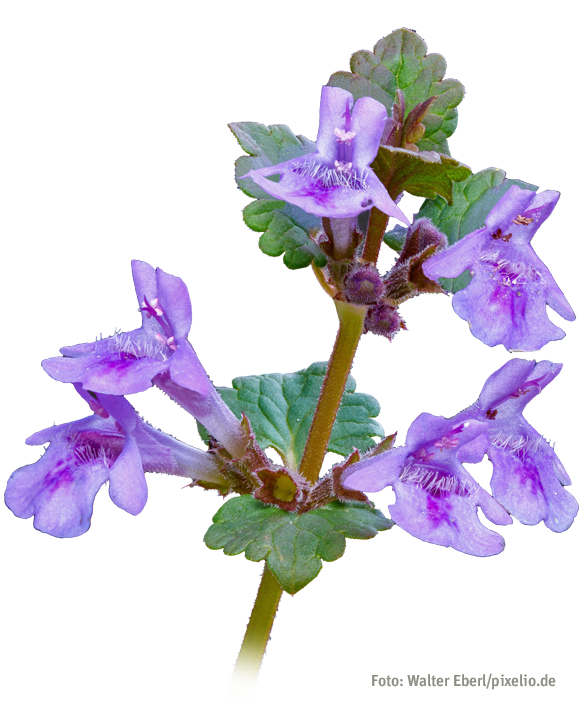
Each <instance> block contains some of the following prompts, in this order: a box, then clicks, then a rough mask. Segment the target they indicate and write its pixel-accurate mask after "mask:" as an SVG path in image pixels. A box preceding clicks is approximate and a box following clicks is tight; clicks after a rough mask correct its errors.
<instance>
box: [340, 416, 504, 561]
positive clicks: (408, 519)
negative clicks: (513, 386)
mask: <svg viewBox="0 0 582 720" xmlns="http://www.w3.org/2000/svg"><path fill="white" fill-rule="evenodd" d="M485 429H486V424H485V423H483V422H480V421H478V420H473V419H468V420H460V421H455V419H452V420H450V419H449V420H447V419H445V418H443V417H435V416H434V415H430V414H429V413H423V414H422V415H419V417H417V418H416V420H415V421H414V422H413V423H412V425H411V426H410V429H409V430H408V434H407V436H406V444H405V445H404V446H403V447H400V448H396V449H395V450H389V451H387V452H385V453H383V454H381V455H376V456H372V457H371V458H369V459H367V460H363V461H362V462H359V463H356V464H355V465H351V466H348V468H347V470H346V472H345V473H344V475H343V479H342V484H343V485H344V486H345V487H346V488H350V489H355V490H361V491H364V492H378V491H379V490H382V489H383V488H385V487H387V486H391V487H392V488H393V489H394V492H395V494H396V502H395V503H394V505H391V506H390V514H391V516H392V519H393V520H394V522H395V523H396V524H397V525H399V526H400V527H401V528H402V529H403V530H406V531H407V532H409V533H410V534H411V535H414V536H415V537H417V538H420V539H421V540H424V541H426V542H430V543H435V544H437V545H444V546H447V547H448V546H450V547H453V548H454V549H455V550H460V551H461V552H464V553H468V554H470V555H478V556H486V555H495V554H497V553H499V552H501V551H502V550H503V548H504V546H505V541H504V540H503V538H502V537H501V535H499V534H498V533H496V532H493V531H492V530H489V529H488V528H486V527H485V526H484V525H482V524H481V522H480V521H479V519H478V516H477V508H478V507H480V508H481V509H482V510H483V513H484V514H485V517H486V518H487V519H488V520H490V521H491V522H494V523H496V524H497V525H507V524H509V523H511V517H510V516H509V514H508V513H507V512H506V510H505V509H504V508H503V507H502V506H501V505H500V504H499V503H498V502H497V501H496V500H494V499H493V498H492V497H491V496H490V495H489V494H488V493H487V492H485V490H483V489H482V488H481V487H480V486H479V485H478V484H477V483H476V482H475V480H474V479H473V478H472V477H471V475H469V473H468V472H467V471H466V470H465V468H464V467H463V466H462V464H461V462H460V461H459V459H458V457H457V453H458V452H459V449H461V448H463V449H464V450H465V462H476V461H477V460H476V459H475V458H478V459H479V460H480V459H481V458H482V457H483V450H484V448H483V442H484V439H485V435H484V431H485Z"/></svg>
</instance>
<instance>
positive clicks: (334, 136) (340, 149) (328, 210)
mask: <svg viewBox="0 0 582 720" xmlns="http://www.w3.org/2000/svg"><path fill="white" fill-rule="evenodd" d="M386 119H387V113H386V108H385V107H384V105H382V103H380V102H378V101H377V100H374V99H373V98H371V97H363V98H360V99H359V100H357V101H356V102H355V103H354V98H353V95H352V94H351V93H349V92H347V90H343V89H342V88H335V87H324V88H322V91H321V103H320V107H319V131H318V133H317V141H316V147H317V152H316V153H310V154H308V155H302V156H300V157H296V158H292V159H291V160H287V161H285V162H282V163H279V164H278V165H273V166H272V167H266V168H260V169H259V170H251V172H249V173H248V175H247V176H245V177H250V178H252V179H253V180H254V181H255V182H256V183H257V185H259V186H260V187H261V188H262V189H263V190H265V191H266V192H268V193H269V194H270V195H271V196H272V197H274V198H277V199H278V200H285V201H287V202H289V203H292V204H293V205H297V206H298V207H300V208H302V209H303V210H305V211H306V212H309V213H312V214H313V215H318V216H319V217H329V218H349V217H355V216H357V215H359V214H360V213H362V212H364V211H365V210H369V209H370V208H371V207H372V205H375V206H376V207H377V208H378V209H379V210H382V212H384V213H386V214H387V215H391V216H393V217H396V218H398V219H399V220H401V221H402V222H404V223H406V224H407V225H408V224H409V223H408V220H407V219H406V216H405V215H404V213H403V212H402V211H401V210H400V209H399V208H398V206H397V205H396V203H395V202H394V201H393V200H392V198H391V197H390V195H389V194H388V191H387V190H386V188H385V187H384V186H383V185H382V183H381V182H380V180H379V179H378V178H377V176H376V175H375V174H374V172H373V171H372V170H371V169H370V164H371V163H372V162H373V160H374V158H375V157H376V154H377V152H378V147H379V146H380V140H381V138H382V132H383V130H384V125H385V122H386ZM272 175H279V176H280V177H279V181H278V182H275V181H274V180H269V179H268V178H269V177H270V176H272Z"/></svg>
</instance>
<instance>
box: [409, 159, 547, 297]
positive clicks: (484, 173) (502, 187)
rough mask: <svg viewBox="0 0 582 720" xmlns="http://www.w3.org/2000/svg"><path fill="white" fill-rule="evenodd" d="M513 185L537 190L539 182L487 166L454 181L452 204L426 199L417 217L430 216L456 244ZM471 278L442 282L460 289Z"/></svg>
mask: <svg viewBox="0 0 582 720" xmlns="http://www.w3.org/2000/svg"><path fill="white" fill-rule="evenodd" d="M512 185H517V186H518V187H520V188H524V189H526V190H537V189H538V187H537V185H531V184H529V183H526V182H523V181H522V180H510V179H508V178H506V177H505V172H504V171H503V170H499V168H487V169H486V170H481V171H479V172H478V173H475V174H474V175H471V177H469V178H468V179H467V180H464V181H462V182H455V184H454V186H453V204H452V205H450V206H449V205H447V203H446V202H445V201H444V200H443V199H442V198H436V199H434V200H427V201H426V202H424V203H423V204H422V206H421V208H420V210H419V211H418V213H417V214H416V215H415V219H418V218H421V217H427V218H430V219H431V220H432V221H433V223H434V224H435V225H436V227H437V228H438V229H439V230H440V231H441V232H443V233H445V235H446V236H447V237H448V240H449V245H454V244H455V243H456V242H457V241H458V240H460V239H461V238H463V237H465V235H468V234H469V233H472V232H473V231H474V230H477V229H478V228H480V227H483V225H484V224H485V218H486V217H487V215H488V214H489V212H490V211H491V209H492V208H493V206H494V205H496V204H497V203H498V202H499V200H501V198H502V197H503V196H504V195H505V193H506V192H507V191H508V190H509V188H510V187H511V186H512ZM470 279H471V278H470V275H469V273H468V272H467V271H466V272H464V273H463V274H462V275H461V276H459V277H458V278H455V279H447V278H441V280H440V283H441V285H442V286H443V288H444V289H445V290H447V291H448V292H458V291H459V290H462V289H463V288H464V287H467V285H468V284H469V282H470Z"/></svg>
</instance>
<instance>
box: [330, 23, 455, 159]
mask: <svg viewBox="0 0 582 720" xmlns="http://www.w3.org/2000/svg"><path fill="white" fill-rule="evenodd" d="M426 51H427V46H426V43H425V42H424V40H423V39H422V38H421V37H420V36H419V35H417V34H416V33H415V32H414V31H413V30H406V29H404V28H402V29H400V30H395V31H394V32H393V33H390V35H387V36H386V37H385V38H382V40H379V41H378V42H377V43H376V45H375V46H374V52H369V51H368V50H360V51H358V52H356V53H354V55H352V57H351V60H350V69H351V72H336V73H334V74H333V75H332V76H331V77H330V79H329V82H328V85H331V86H333V87H342V88H344V89H345V90H348V91H349V92H351V93H352V95H353V96H354V98H356V99H357V98H360V97H364V96H367V95H368V96H370V97H373V98H375V99H376V100H379V101H380V102H381V103H384V105H385V106H386V109H387V111H388V113H389V114H390V112H391V111H392V105H393V103H394V98H395V96H396V91H397V90H402V92H403V93H404V97H405V100H406V109H407V110H408V111H410V110H412V108H413V107H414V106H415V105H418V104H419V103H422V102H424V101H425V100H427V99H428V98H430V97H433V96H435V95H436V100H435V102H434V103H433V105H432V106H431V108H430V111H429V112H428V113H427V115H426V116H425V117H424V119H423V121H422V122H423V125H424V126H425V128H426V130H425V133H424V137H423V138H422V139H421V140H420V141H419V142H418V143H417V144H418V148H419V150H435V151H436V152H441V153H445V154H447V155H448V154H449V148H448V144H447V138H448V137H450V136H451V135H452V134H453V133H454V131H455V128H456V127H457V105H458V104H459V103H460V102H461V100H462V99H463V95H464V94H465V89H464V87H463V86H462V84H461V83H460V82H459V81H458V80H452V79H447V80H444V79H443V78H444V76H445V70H446V68H447V64H446V62H445V59H444V57H443V56H442V55H437V54H436V53H431V54H430V55H427V54H426Z"/></svg>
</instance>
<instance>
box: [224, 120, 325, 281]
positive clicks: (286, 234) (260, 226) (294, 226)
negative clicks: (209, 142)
mask: <svg viewBox="0 0 582 720" xmlns="http://www.w3.org/2000/svg"><path fill="white" fill-rule="evenodd" d="M229 128H230V129H231V130H232V132H233V134H234V135H235V137H236V139H237V140H238V141H239V143H240V145H241V147H242V149H243V150H244V151H245V152H247V153H249V154H248V155H245V156H243V157H240V158H238V160H237V161H236V163H235V178H236V182H237V184H238V186H239V187H240V189H241V190H242V191H243V192H244V193H245V194H246V195H249V196H250V197H253V198H257V199H256V200H255V202H252V203H251V204H250V205H247V207H246V208H245V209H244V210H243V219H244V221H245V223H246V224H247V226H248V227H249V228H250V229H251V230H255V231H256V232H260V233H263V234H262V235H261V238H260V239H259V247H260V249H261V250H262V251H263V252H264V253H265V254H266V255H270V256H271V257H276V256H279V255H282V254H283V253H285V254H284V257H283V262H284V263H285V265H286V266H287V267H288V268H290V269H291V270H296V269H299V268H304V267H307V266H308V265H310V264H311V261H314V262H315V264H316V265H317V266H318V267H323V266H324V265H325V264H326V262H327V259H326V257H325V254H324V253H323V252H322V251H321V250H320V249H319V247H318V246H317V245H316V244H315V243H314V242H313V240H312V239H311V237H310V231H313V230H318V229H319V228H321V218H318V217H316V216H315V215H310V214H309V213H306V212H305V211H304V210H301V208H299V207H297V206H296V205H291V204H290V203H287V202H285V201H284V200H276V199H275V198H273V197H272V196H271V195H269V194H268V193H266V192H265V191H264V190H262V189H261V188H260V187H259V186H258V185H257V184H256V183H255V182H253V180H251V179H250V178H245V179H244V180H242V179H241V178H242V176H243V175H246V174H247V173H248V172H249V171H250V170H258V169H259V168H263V167H270V166H272V165H277V164H279V163H281V162H284V161H286V160H290V159H291V158H294V157H300V156H301V155H305V154H306V153H312V152H315V151H316V148H315V143H313V142H311V140H308V139H307V138H305V137H303V136H302V135H299V136H296V135H294V134H293V133H292V132H291V130H290V129H289V128H288V127H287V126H286V125H269V126H268V127H267V126H265V125H261V124H260V123H252V122H245V123H231V124H230V125H229Z"/></svg>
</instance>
